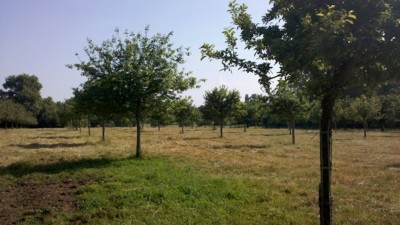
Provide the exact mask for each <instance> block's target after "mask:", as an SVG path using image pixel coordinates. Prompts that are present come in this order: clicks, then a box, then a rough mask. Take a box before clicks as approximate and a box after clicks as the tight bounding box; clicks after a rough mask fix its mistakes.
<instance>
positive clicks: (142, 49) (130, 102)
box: [68, 28, 197, 158]
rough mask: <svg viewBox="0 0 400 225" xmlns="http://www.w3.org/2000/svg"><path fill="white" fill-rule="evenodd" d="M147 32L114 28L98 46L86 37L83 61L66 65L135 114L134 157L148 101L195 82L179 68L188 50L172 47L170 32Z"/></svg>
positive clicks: (150, 102) (139, 149) (183, 88)
mask: <svg viewBox="0 0 400 225" xmlns="http://www.w3.org/2000/svg"><path fill="white" fill-rule="evenodd" d="M148 31H149V29H148V28H146V30H145V33H144V34H142V33H133V32H125V33H124V34H120V33H119V31H118V29H117V30H116V31H115V34H114V35H113V36H112V37H111V39H108V40H106V41H104V42H103V43H102V44H101V45H96V44H94V43H93V41H91V40H88V46H87V48H85V53H86V55H87V57H88V59H87V61H80V62H79V63H76V64H73V65H69V66H68V67H70V68H76V69H78V70H80V71H82V75H83V76H86V77H87V78H88V81H87V82H89V83H93V82H98V83H100V84H98V85H99V86H101V87H107V88H106V89H107V90H105V93H108V94H110V95H112V96H113V99H114V101H115V102H117V103H118V105H119V106H120V107H121V112H124V113H132V114H133V115H134V116H135V119H136V121H137V126H136V130H137V134H136V157H137V158H139V157H140V155H141V140H140V139H141V127H140V123H139V121H142V119H143V117H144V116H145V115H147V114H148V113H149V110H150V108H151V106H152V102H154V101H156V100H157V99H160V98H164V99H170V98H174V97H175V96H176V95H177V94H179V93H182V92H183V91H185V90H187V89H188V88H192V87H195V86H196V84H197V80H196V78H194V77H190V76H189V75H190V73H189V72H185V71H184V70H183V69H180V65H182V64H183V63H184V56H185V55H189V51H188V49H183V48H181V47H180V48H174V46H173V44H172V43H171V40H170V39H171V36H172V32H171V33H169V34H167V35H162V34H156V35H154V36H151V37H150V36H149V32H148ZM117 111H119V110H117Z"/></svg>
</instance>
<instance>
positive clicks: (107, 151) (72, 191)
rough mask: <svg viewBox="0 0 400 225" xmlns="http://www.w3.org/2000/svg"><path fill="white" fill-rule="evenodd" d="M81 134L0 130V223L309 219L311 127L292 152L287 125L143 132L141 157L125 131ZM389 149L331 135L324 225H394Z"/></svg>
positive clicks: (382, 142) (313, 174)
mask: <svg viewBox="0 0 400 225" xmlns="http://www.w3.org/2000/svg"><path fill="white" fill-rule="evenodd" d="M92 132H93V133H92V136H87V135H86V134H85V133H79V132H78V131H72V130H67V129H43V130H42V129H38V130H24V129H20V130H19V129H18V130H9V131H3V130H0V201H1V202H0V203H1V204H0V221H2V219H6V220H4V221H7V222H4V223H5V224H12V222H15V223H16V224H60V225H61V224H318V223H319V218H318V213H319V209H318V183H319V147H318V146H319V145H318V137H317V136H316V132H315V131H311V132H310V131H304V130H299V131H298V132H296V133H297V143H296V145H292V144H291V143H290V141H291V139H290V135H288V134H287V131H286V129H281V130H280V129H277V130H271V129H248V131H247V132H246V133H243V131H242V130H241V129H234V128H230V129H229V128H227V129H226V135H225V137H224V138H223V139H220V138H218V132H214V131H212V130H210V129H209V128H197V129H187V130H186V132H185V134H179V129H178V128H177V127H167V128H163V129H162V130H161V131H160V132H158V131H157V130H156V129H152V128H146V129H145V131H144V132H143V153H144V157H143V159H141V160H135V159H132V158H131V156H132V155H133V154H134V137H135V135H134V130H133V129H129V128H112V129H109V130H108V133H107V134H108V136H107V138H108V139H107V141H106V142H105V143H102V142H101V141H100V138H99V137H100V132H101V130H100V129H93V130H92ZM398 146H400V133H399V132H398V131H389V132H383V133H382V132H374V131H371V132H370V133H369V136H368V139H363V138H362V133H360V132H354V131H348V132H335V133H334V142H333V149H334V151H333V177H332V194H333V197H334V205H333V221H334V224H394V225H396V224H398V221H399V220H400V211H399V205H400V195H399V194H398V193H400V185H399V182H400V174H399V171H400V170H399V169H400V164H399V162H400V152H399V148H398ZM42 196H43V199H42ZM48 196H50V197H48ZM14 198H15V199H16V201H14V200H13V199H14ZM70 200H71V201H72V200H73V202H74V204H71V203H68V201H70ZM58 201H61V203H60V204H59V203H58ZM37 202H42V203H41V204H35V203H37ZM24 204H25V205H24ZM30 204H32V206H30ZM13 212H14V213H13ZM8 213H9V214H8ZM4 215H5V217H3V218H2V216H4ZM0 223H3V221H2V222H0Z"/></svg>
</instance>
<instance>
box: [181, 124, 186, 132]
mask: <svg viewBox="0 0 400 225" xmlns="http://www.w3.org/2000/svg"><path fill="white" fill-rule="evenodd" d="M184 132H185V131H184V130H183V123H181V134H183V133H184Z"/></svg>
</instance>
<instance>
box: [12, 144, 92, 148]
mask: <svg viewBox="0 0 400 225" xmlns="http://www.w3.org/2000/svg"><path fill="white" fill-rule="evenodd" d="M87 145H92V144H90V143H55V144H39V143H32V144H26V145H22V144H18V145H15V144H13V145H10V146H12V147H19V148H25V149H40V148H77V147H83V146H87Z"/></svg>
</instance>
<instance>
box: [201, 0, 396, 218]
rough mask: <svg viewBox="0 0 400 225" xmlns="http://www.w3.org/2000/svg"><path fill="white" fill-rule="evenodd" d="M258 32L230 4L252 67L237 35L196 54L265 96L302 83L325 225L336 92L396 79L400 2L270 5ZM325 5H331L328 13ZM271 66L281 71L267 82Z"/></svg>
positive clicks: (230, 31) (240, 8) (228, 33)
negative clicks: (243, 76) (316, 125)
mask: <svg viewBox="0 0 400 225" xmlns="http://www.w3.org/2000/svg"><path fill="white" fill-rule="evenodd" d="M270 2H271V4H272V8H271V9H269V10H268V12H267V13H266V14H265V16H264V17H263V21H262V23H261V24H259V23H254V22H253V21H252V18H251V16H250V15H249V14H248V13H247V7H246V6H245V5H239V4H237V3H236V1H233V2H231V3H230V4H229V12H230V13H231V16H232V21H233V25H234V26H236V28H237V29H238V30H239V31H240V40H241V41H242V42H243V43H244V47H245V48H246V49H248V50H254V52H255V55H256V57H257V59H256V60H251V59H250V60H249V59H245V58H242V57H240V56H239V55H238V52H237V48H238V45H237V42H238V38H237V36H236V35H235V28H227V29H226V30H225V31H224V35H225V37H226V43H227V48H226V49H224V50H216V49H215V47H214V45H210V44H204V45H203V46H202V54H203V57H209V58H211V59H219V60H221V61H222V63H223V66H224V69H226V70H229V69H231V68H232V67H239V68H240V69H242V70H244V71H246V72H249V73H254V74H256V75H258V76H259V81H260V83H261V84H262V85H263V86H264V87H266V88H267V89H268V88H269V85H270V81H271V79H273V78H276V77H283V78H285V79H286V80H288V81H290V82H297V81H298V80H299V79H304V78H306V79H305V80H307V82H308V83H307V84H308V87H309V90H310V93H311V94H313V95H315V96H318V97H319V98H320V99H321V118H320V156H321V165H320V168H321V185H320V198H319V199H320V223H321V224H331V216H332V211H331V207H332V196H331V188H330V187H331V186H330V183H331V170H332V168H331V143H332V133H331V121H332V116H333V108H334V105H335V101H336V99H337V98H338V96H339V95H340V94H341V91H342V90H344V89H346V88H348V87H351V86H352V85H353V84H356V83H366V84H368V83H375V84H377V83H379V82H381V81H383V80H387V79H393V78H394V77H395V76H397V78H398V76H399V73H398V71H399V69H400V63H399V60H400V39H399V36H400V32H399V30H400V29H399V26H400V24H399V19H398V18H399V17H400V15H399V14H400V2H399V1H398V0H375V1H364V0H353V1H339V0H332V1H329V3H328V2H326V1H315V0H304V1H297V0H272V1H270ZM327 4H329V5H327ZM271 60H272V61H275V62H277V63H279V65H280V72H279V74H277V75H275V76H272V75H270V71H271Z"/></svg>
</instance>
